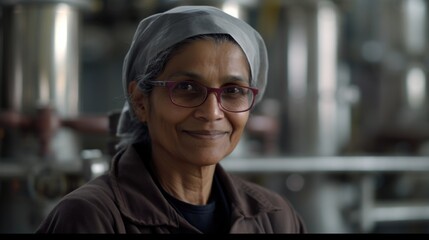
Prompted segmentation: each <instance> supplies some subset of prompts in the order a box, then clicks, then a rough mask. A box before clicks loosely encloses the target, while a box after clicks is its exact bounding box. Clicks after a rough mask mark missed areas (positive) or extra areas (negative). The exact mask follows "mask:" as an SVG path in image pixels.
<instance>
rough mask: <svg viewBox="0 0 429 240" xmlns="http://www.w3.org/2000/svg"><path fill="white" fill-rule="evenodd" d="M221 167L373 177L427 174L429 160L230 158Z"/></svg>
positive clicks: (257, 170)
mask: <svg viewBox="0 0 429 240" xmlns="http://www.w3.org/2000/svg"><path fill="white" fill-rule="evenodd" d="M221 164H222V166H223V167H224V168H225V169H227V170H228V171H231V172H237V173H290V172H295V173H299V172H302V173H304V172H316V173H350V172H360V173H371V172H372V173H375V172H422V173H425V172H426V173H427V172H428V171H429V157H411V156H410V157H406V156H404V157H397V156H383V157H375V156H374V157H372V156H356V157H341V156H332V157H270V158H262V157H261V158H246V159H244V158H229V159H225V160H224V161H222V162H221Z"/></svg>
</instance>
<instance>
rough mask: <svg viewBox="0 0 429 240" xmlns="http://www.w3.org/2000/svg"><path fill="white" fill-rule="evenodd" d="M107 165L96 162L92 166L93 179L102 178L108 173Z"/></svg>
mask: <svg viewBox="0 0 429 240" xmlns="http://www.w3.org/2000/svg"><path fill="white" fill-rule="evenodd" d="M107 168H108V167H107V163H105V162H96V163H93V164H92V165H91V173H92V176H93V177H96V176H100V175H101V174H103V173H105V172H106V171H107Z"/></svg>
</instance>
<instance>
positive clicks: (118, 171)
mask: <svg viewBox="0 0 429 240" xmlns="http://www.w3.org/2000/svg"><path fill="white" fill-rule="evenodd" d="M136 147H137V146H135V145H132V146H129V147H127V148H126V149H125V150H124V151H122V152H119V153H118V154H117V155H116V156H115V157H114V158H113V162H112V169H111V171H110V173H109V174H110V178H111V180H112V183H113V184H112V185H113V192H114V194H115V197H116V199H117V202H118V205H119V209H120V211H121V213H122V214H123V215H124V216H126V217H127V218H128V219H130V220H131V221H133V222H135V223H137V224H143V225H150V226H160V225H170V226H172V227H178V226H179V222H180V221H181V219H182V218H181V217H180V216H179V215H178V214H177V212H176V211H175V210H174V208H173V207H172V206H171V205H170V204H169V203H168V201H167V200H166V199H165V198H164V196H163V194H162V193H161V191H160V190H159V188H158V186H157V185H156V183H155V181H154V180H153V178H152V176H151V174H150V172H149V171H148V169H147V167H146V165H145V163H144V161H145V160H146V161H147V160H148V159H142V158H141V157H140V155H139V154H138V152H137V149H136ZM215 174H217V176H218V178H219V180H220V182H221V185H222V188H223V189H224V191H225V193H226V196H227V198H228V200H229V201H230V204H231V206H232V208H231V209H233V211H232V214H233V216H232V221H233V222H234V221H235V220H236V219H242V218H252V217H255V216H257V215H259V214H261V213H265V212H270V211H276V210H277V209H279V207H277V206H275V205H274V204H273V203H272V202H271V201H270V200H269V199H268V198H267V197H265V196H264V195H263V194H261V190H260V189H261V188H260V187H259V186H257V185H253V184H250V185H249V183H247V182H244V181H243V180H241V179H240V178H238V177H235V176H232V175H230V174H228V173H227V172H226V171H225V170H224V169H223V167H222V166H221V165H220V164H218V165H217V166H216V171H215ZM182 221H183V220H182Z"/></svg>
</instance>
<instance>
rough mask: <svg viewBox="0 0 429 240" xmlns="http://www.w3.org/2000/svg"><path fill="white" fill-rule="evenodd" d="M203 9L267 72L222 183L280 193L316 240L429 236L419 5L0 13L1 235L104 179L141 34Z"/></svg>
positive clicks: (104, 6) (46, 2)
mask: <svg viewBox="0 0 429 240" xmlns="http://www.w3.org/2000/svg"><path fill="white" fill-rule="evenodd" d="M186 4H191V5H203V4H204V5H212V6H216V7H219V8H222V9H223V10H224V11H226V12H228V13H230V14H232V15H234V16H237V17H239V18H242V19H243V20H245V21H247V22H248V23H249V24H251V25H252V26H254V27H255V28H256V29H257V30H258V31H260V33H261V35H262V36H263V38H264V39H265V41H266V44H267V47H268V51H269V58H270V71H269V83H268V86H267V91H266V95H265V97H264V101H263V102H261V103H260V104H259V105H257V106H256V108H255V110H254V112H253V114H252V116H251V118H250V120H249V123H248V126H247V129H246V133H245V136H244V138H243V139H242V142H241V143H240V145H239V146H238V148H237V150H236V151H235V152H234V153H233V154H232V155H231V156H230V157H229V159H227V160H225V161H224V162H222V164H223V165H224V167H225V168H227V169H228V170H229V171H231V172H235V173H236V174H241V175H243V177H246V178H249V179H250V180H252V181H255V182H258V183H259V184H262V185H266V186H268V187H269V188H272V189H274V190H275V191H278V192H280V193H281V194H284V196H286V197H287V198H288V199H290V201H291V202H292V203H293V204H294V205H295V206H296V208H297V210H298V211H299V212H300V213H301V214H302V217H303V218H304V221H305V222H306V223H307V225H308V230H309V232H311V233H429V187H428V186H429V174H428V173H429V84H428V79H427V75H428V64H429V55H428V46H427V42H428V29H429V28H428V27H429V17H428V9H429V1H426V0H263V1H258V0H241V1H240V0H224V1H220V0H216V1H197V0H194V1H193V0H129V1H124V0H0V10H1V11H0V37H1V38H0V40H1V48H0V63H1V65H0V73H1V75H0V76H1V78H0V84H1V85H0V86H1V87H0V232H1V233H31V232H33V231H34V230H35V228H36V227H37V225H38V224H39V223H40V221H41V220H42V219H43V217H44V216H45V215H46V214H47V212H48V211H49V210H50V209H51V207H52V206H53V205H54V204H55V203H56V202H57V201H58V199H59V198H60V197H62V196H64V195H65V194H67V193H68V192H69V191H71V190H73V189H75V188H76V187H78V186H79V185H81V184H83V183H84V182H86V181H88V180H90V179H92V178H94V177H96V176H98V175H100V174H102V173H104V172H105V171H107V170H108V169H109V163H110V158H111V157H112V155H113V154H114V148H113V147H112V146H114V144H115V142H116V140H117V139H116V138H115V135H114V129H115V124H116V120H117V114H118V111H119V110H120V109H121V108H122V105H123V102H124V96H123V94H122V88H121V68H122V61H123V58H124V56H125V53H126V51H127V50H128V49H127V48H128V46H129V44H130V41H131V38H132V35H133V33H134V30H135V28H136V26H137V24H138V22H139V21H140V20H141V19H142V18H144V17H146V16H148V15H150V14H153V13H156V12H160V11H164V10H167V9H169V8H171V7H174V6H179V5H186Z"/></svg>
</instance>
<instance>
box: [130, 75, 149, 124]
mask: <svg viewBox="0 0 429 240" xmlns="http://www.w3.org/2000/svg"><path fill="white" fill-rule="evenodd" d="M128 94H129V96H130V103H131V107H132V108H133V111H134V114H135V115H136V117H137V118H138V119H139V120H140V121H142V122H146V119H147V112H148V107H147V106H148V105H147V100H148V98H147V96H146V95H145V94H143V92H142V91H141V90H140V89H138V86H137V81H131V82H130V83H129V84H128Z"/></svg>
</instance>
